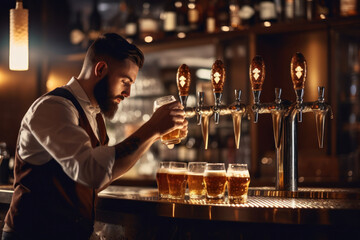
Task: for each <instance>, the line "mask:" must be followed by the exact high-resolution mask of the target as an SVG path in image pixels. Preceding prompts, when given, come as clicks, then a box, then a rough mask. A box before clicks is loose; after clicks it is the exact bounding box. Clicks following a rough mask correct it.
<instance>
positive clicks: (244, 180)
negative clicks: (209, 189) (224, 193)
mask: <svg viewBox="0 0 360 240" xmlns="http://www.w3.org/2000/svg"><path fill="white" fill-rule="evenodd" d="M227 182H228V194H229V200H239V202H240V203H245V202H246V200H247V193H248V189H249V184H250V178H249V177H238V176H227Z"/></svg>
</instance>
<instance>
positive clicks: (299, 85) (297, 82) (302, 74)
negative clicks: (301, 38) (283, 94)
mask: <svg viewBox="0 0 360 240" xmlns="http://www.w3.org/2000/svg"><path fill="white" fill-rule="evenodd" d="M290 73H291V79H292V82H293V86H294V90H299V89H304V87H305V81H306V74H307V66H306V59H305V57H304V55H302V54H301V53H299V52H297V53H295V54H294V56H293V57H292V58H291V64H290Z"/></svg>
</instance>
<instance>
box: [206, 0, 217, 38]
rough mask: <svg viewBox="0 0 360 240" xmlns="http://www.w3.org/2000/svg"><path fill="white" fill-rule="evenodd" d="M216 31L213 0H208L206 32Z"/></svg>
mask: <svg viewBox="0 0 360 240" xmlns="http://www.w3.org/2000/svg"><path fill="white" fill-rule="evenodd" d="M216 31H217V28H216V14H215V0H210V1H209V3H208V6H207V9H206V32H207V33H214V32H216Z"/></svg>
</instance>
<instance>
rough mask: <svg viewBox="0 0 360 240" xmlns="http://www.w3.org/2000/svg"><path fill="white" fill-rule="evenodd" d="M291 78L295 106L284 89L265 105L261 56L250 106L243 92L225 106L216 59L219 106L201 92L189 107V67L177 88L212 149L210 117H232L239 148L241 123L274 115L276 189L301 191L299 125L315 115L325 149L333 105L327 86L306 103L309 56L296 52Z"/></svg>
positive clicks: (222, 78)
mask: <svg viewBox="0 0 360 240" xmlns="http://www.w3.org/2000/svg"><path fill="white" fill-rule="evenodd" d="M290 72H291V78H292V82H293V86H294V90H295V94H296V102H294V103H292V102H290V101H287V100H282V99H281V88H276V89H275V101H274V102H271V103H261V102H260V95H261V91H262V85H263V83H264V80H265V63H264V61H263V59H262V57H260V56H255V57H254V58H253V60H252V61H251V64H250V68H249V76H250V83H251V88H252V92H253V97H254V103H253V104H252V105H251V106H246V105H245V104H242V103H241V101H240V97H241V90H235V102H234V103H232V104H230V105H229V106H224V105H221V97H222V91H223V86H224V83H225V77H226V76H225V74H226V73H225V68H224V64H223V63H222V61H220V60H216V61H215V63H214V64H213V66H212V70H211V83H212V87H213V92H214V97H215V104H214V106H204V93H203V92H198V104H197V107H193V108H189V107H186V99H187V96H188V93H189V88H190V82H191V76H190V71H189V68H188V66H186V65H185V64H182V65H181V66H180V67H179V69H178V72H177V86H178V89H179V96H180V100H181V103H182V104H183V106H184V111H185V114H186V117H187V118H190V117H194V116H195V115H196V116H197V123H198V125H201V132H202V135H203V139H204V143H205V149H207V148H208V134H209V118H210V117H211V116H212V115H214V121H215V124H218V123H219V120H220V115H230V114H231V115H232V119H233V126H234V135H235V143H236V147H237V148H239V144H240V134H241V120H242V118H243V117H244V115H246V114H249V113H250V112H252V113H253V115H254V122H255V123H256V122H257V121H258V117H259V114H264V113H270V114H271V116H272V121H273V133H274V142H275V149H276V186H275V188H276V190H285V191H297V190H298V186H297V179H298V149H297V123H298V122H302V115H303V113H308V112H313V113H314V115H315V120H316V129H317V136H318V143H319V147H320V148H322V147H323V143H324V130H325V117H326V115H327V113H328V112H329V111H330V115H331V119H332V118H333V114H332V110H331V106H330V105H329V104H327V103H326V102H325V99H324V90H325V88H324V87H318V92H319V98H318V100H317V101H315V102H304V101H303V96H304V86H305V80H306V73H307V66H306V60H305V57H304V56H303V55H302V54H301V53H296V54H295V55H294V56H293V57H292V59H291V65H290Z"/></svg>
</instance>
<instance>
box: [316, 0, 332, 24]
mask: <svg viewBox="0 0 360 240" xmlns="http://www.w3.org/2000/svg"><path fill="white" fill-rule="evenodd" d="M314 1H315V19H318V20H319V19H320V20H324V19H327V18H328V17H329V13H330V10H329V6H328V3H327V2H326V1H325V0H314Z"/></svg>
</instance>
